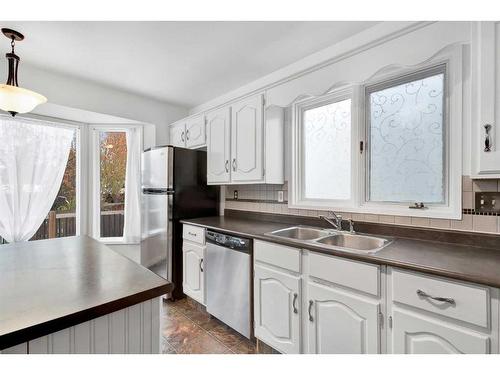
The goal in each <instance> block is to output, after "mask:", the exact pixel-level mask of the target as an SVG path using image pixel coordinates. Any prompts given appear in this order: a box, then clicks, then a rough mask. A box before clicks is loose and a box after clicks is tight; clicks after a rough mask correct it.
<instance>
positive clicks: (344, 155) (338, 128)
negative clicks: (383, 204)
mask: <svg viewBox="0 0 500 375" xmlns="http://www.w3.org/2000/svg"><path fill="white" fill-rule="evenodd" d="M294 113H295V116H296V122H297V127H296V129H295V134H296V141H295V143H294V144H295V145H296V146H294V148H295V147H297V148H298V149H299V150H300V151H299V153H298V154H297V155H296V156H297V158H296V160H295V162H296V164H297V166H298V168H299V170H300V176H297V177H298V178H297V180H296V184H295V186H296V192H297V194H296V195H295V202H294V204H295V205H297V206H299V207H308V206H329V205H331V204H336V205H340V206H347V205H351V204H352V203H351V201H352V199H353V198H354V193H353V176H354V174H353V170H354V168H353V162H354V161H355V158H354V157H353V138H354V136H353V134H354V133H353V131H354V130H355V126H353V123H352V91H351V90H343V91H340V92H336V93H335V94H332V95H327V96H325V97H321V98H319V99H313V100H306V101H304V102H302V103H298V104H297V105H296V107H295V112H294ZM292 190H293V189H292Z"/></svg>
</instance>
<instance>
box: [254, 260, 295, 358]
mask: <svg viewBox="0 0 500 375" xmlns="http://www.w3.org/2000/svg"><path fill="white" fill-rule="evenodd" d="M300 303H301V302H300V278H299V277H297V276H293V275H290V274H287V273H284V272H280V271H277V270H273V269H270V268H267V267H263V266H261V265H255V271H254V320H255V337H257V338H258V339H260V340H262V341H264V342H265V343H266V344H268V345H270V346H272V347H273V348H275V349H276V350H279V351H280V352H282V353H291V354H297V353H300Z"/></svg>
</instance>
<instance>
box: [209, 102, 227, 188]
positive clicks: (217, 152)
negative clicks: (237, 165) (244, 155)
mask: <svg viewBox="0 0 500 375" xmlns="http://www.w3.org/2000/svg"><path fill="white" fill-rule="evenodd" d="M230 121H231V109H230V108H222V109H219V110H217V111H214V112H210V113H208V114H207V182H208V183H209V184H221V183H227V182H229V181H230V180H231V174H230V169H229V163H230V159H231V155H230V152H231V144H230V142H231V136H230V132H231V125H230Z"/></svg>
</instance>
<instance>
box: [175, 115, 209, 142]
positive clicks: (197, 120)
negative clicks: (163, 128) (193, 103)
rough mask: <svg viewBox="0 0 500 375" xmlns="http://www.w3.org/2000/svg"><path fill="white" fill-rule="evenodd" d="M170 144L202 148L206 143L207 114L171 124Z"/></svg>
mask: <svg viewBox="0 0 500 375" xmlns="http://www.w3.org/2000/svg"><path fill="white" fill-rule="evenodd" d="M169 133H170V144H171V145H172V146H177V147H185V148H200V147H204V146H205V145H206V138H205V116H204V115H196V116H192V117H188V118H185V119H182V120H180V121H177V122H175V123H173V124H172V125H170V127H169Z"/></svg>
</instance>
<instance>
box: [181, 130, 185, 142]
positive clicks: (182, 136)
mask: <svg viewBox="0 0 500 375" xmlns="http://www.w3.org/2000/svg"><path fill="white" fill-rule="evenodd" d="M181 141H182V142H184V132H182V133H181Z"/></svg>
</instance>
